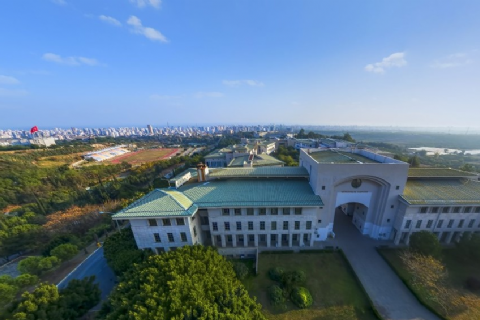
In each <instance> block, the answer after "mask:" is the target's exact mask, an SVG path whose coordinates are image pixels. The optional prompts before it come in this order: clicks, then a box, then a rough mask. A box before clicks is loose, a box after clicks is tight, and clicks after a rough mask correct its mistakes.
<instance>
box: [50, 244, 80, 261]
mask: <svg viewBox="0 0 480 320" xmlns="http://www.w3.org/2000/svg"><path fill="white" fill-rule="evenodd" d="M77 252H78V248H77V246H76V245H73V244H70V243H64V244H61V245H59V246H58V247H56V248H54V249H52V250H51V251H50V254H51V255H52V256H54V257H57V258H58V259H60V260H61V261H67V260H70V259H71V258H73V257H74V256H75V255H76V254H77Z"/></svg>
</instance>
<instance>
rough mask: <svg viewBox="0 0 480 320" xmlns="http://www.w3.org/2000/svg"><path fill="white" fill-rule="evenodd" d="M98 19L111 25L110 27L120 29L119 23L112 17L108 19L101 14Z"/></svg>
mask: <svg viewBox="0 0 480 320" xmlns="http://www.w3.org/2000/svg"><path fill="white" fill-rule="evenodd" d="M98 18H99V19H100V20H102V21H103V22H106V23H109V24H111V25H112V26H116V27H121V26H122V24H121V23H120V21H118V20H117V19H115V18H112V17H109V16H104V15H103V14H102V15H101V16H99V17H98Z"/></svg>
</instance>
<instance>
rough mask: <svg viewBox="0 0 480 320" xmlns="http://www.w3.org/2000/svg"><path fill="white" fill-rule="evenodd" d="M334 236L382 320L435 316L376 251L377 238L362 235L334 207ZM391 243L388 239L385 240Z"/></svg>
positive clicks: (426, 319)
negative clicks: (335, 211)
mask: <svg viewBox="0 0 480 320" xmlns="http://www.w3.org/2000/svg"><path fill="white" fill-rule="evenodd" d="M334 232H335V240H333V241H332V242H333V244H335V245H337V246H339V247H340V248H341V249H342V250H343V252H344V253H345V255H346V256H347V258H348V260H349V261H350V264H351V265H352V267H353V269H354V270H355V272H356V274H357V276H358V278H359V279H360V281H361V282H362V284H363V286H364V287H365V290H366V291H367V293H368V295H369V296H370V298H371V299H372V301H373V304H374V305H375V307H376V308H377V310H378V312H379V313H380V314H381V315H382V316H383V318H384V319H385V320H437V319H438V318H437V317H436V316H435V315H434V314H432V313H431V312H430V311H429V310H427V309H426V308H425V307H424V306H422V305H421V304H420V303H419V302H418V300H417V299H416V298H415V297H414V296H413V294H412V293H411V292H410V290H409V289H408V288H407V287H406V286H405V284H403V282H402V281H401V280H400V279H399V278H398V276H397V275H396V274H395V273H394V272H393V270H392V269H391V268H390V266H389V265H388V264H387V263H386V262H385V261H384V260H383V258H382V257H381V256H380V255H379V254H378V252H377V251H376V249H375V247H376V246H378V245H380V244H385V243H387V242H379V241H376V240H373V239H371V238H369V237H367V236H363V235H362V234H360V232H359V231H358V230H357V229H356V228H355V226H354V225H353V224H352V222H351V219H350V218H349V217H347V216H345V214H343V213H342V212H341V211H339V210H337V213H336V215H335V224H334ZM388 243H389V244H392V243H391V242H388Z"/></svg>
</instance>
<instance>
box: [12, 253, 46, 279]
mask: <svg viewBox="0 0 480 320" xmlns="http://www.w3.org/2000/svg"><path fill="white" fill-rule="evenodd" d="M41 259H42V258H41V257H27V258H25V259H23V260H22V261H20V262H19V263H18V266H17V269H18V271H20V273H22V274H25V273H29V274H34V275H40V273H41V272H42V270H41V268H40V266H39V263H40V260H41Z"/></svg>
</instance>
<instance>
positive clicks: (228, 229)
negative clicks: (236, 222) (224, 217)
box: [225, 222, 230, 231]
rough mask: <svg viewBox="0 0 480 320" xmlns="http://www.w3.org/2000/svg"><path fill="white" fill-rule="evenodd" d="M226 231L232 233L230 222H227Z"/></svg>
mask: <svg viewBox="0 0 480 320" xmlns="http://www.w3.org/2000/svg"><path fill="white" fill-rule="evenodd" d="M225 230H227V231H230V222H225Z"/></svg>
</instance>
